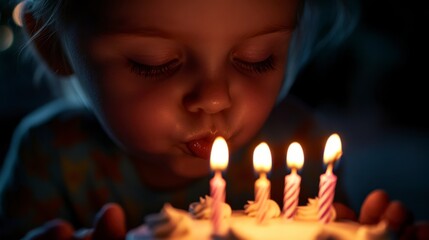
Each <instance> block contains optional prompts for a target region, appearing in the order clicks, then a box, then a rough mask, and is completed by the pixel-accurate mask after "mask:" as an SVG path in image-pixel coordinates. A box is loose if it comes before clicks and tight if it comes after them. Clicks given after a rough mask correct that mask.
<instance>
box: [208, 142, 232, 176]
mask: <svg viewBox="0 0 429 240" xmlns="http://www.w3.org/2000/svg"><path fill="white" fill-rule="evenodd" d="M228 157H229V156H228V145H227V144H226V141H225V139H224V138H223V137H217V138H216V139H215V141H214V143H213V146H212V151H211V154H210V167H211V169H212V170H214V171H216V170H220V171H222V170H224V169H225V168H226V166H228Z"/></svg>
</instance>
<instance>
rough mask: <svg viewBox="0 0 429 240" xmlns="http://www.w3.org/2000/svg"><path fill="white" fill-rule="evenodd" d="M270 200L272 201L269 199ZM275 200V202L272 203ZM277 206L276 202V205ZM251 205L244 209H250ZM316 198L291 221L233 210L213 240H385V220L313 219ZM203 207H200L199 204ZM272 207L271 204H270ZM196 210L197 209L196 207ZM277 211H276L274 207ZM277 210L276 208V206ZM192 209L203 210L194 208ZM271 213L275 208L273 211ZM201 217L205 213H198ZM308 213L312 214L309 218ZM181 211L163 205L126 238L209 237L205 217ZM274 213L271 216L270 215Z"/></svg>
mask: <svg viewBox="0 0 429 240" xmlns="http://www.w3.org/2000/svg"><path fill="white" fill-rule="evenodd" d="M207 200H208V201H210V199H208V198H207V197H206V198H201V199H200V202H199V203H198V204H197V203H195V204H193V206H192V207H190V209H192V210H193V211H196V210H195V209H196V208H197V206H204V205H207V204H208V202H207ZM273 202H274V201H273ZM274 203H275V202H274ZM276 205H277V204H276ZM252 206H253V205H252V204H250V205H248V206H247V207H246V209H249V208H252ZM315 206H317V199H309V204H308V205H307V206H304V207H300V208H299V209H298V212H299V214H297V218H296V219H294V220H286V219H284V218H282V217H281V216H280V217H273V218H269V219H267V221H266V222H265V223H264V224H259V223H258V221H257V220H256V219H255V218H253V217H249V215H247V214H246V213H245V211H234V212H232V215H231V217H229V218H226V219H225V221H224V224H225V225H226V226H227V228H229V231H227V232H228V233H227V234H226V235H225V238H217V239H242V240H256V239H258V240H259V239H295V240H300V239H302V240H304V239H305V240H316V239H317V240H319V239H320V240H328V239H329V240H385V239H391V238H389V237H390V235H389V231H388V228H387V224H386V222H380V223H379V224H378V225H360V224H358V223H356V222H351V221H350V222H334V221H332V222H330V223H327V224H322V223H320V222H319V221H318V220H317V218H314V215H316V216H317V211H316V214H314V209H315V208H316V209H317V207H315ZM277 207H278V206H277ZM201 208H203V207H201ZM274 208H275V207H274ZM198 209H199V208H198ZM276 211H277V210H276ZM278 211H280V209H278ZM196 212H207V211H206V210H203V211H196ZM273 212H275V211H273ZM198 215H201V216H205V214H198ZM310 215H312V217H310ZM191 216H192V215H191V214H189V213H187V212H186V211H184V210H179V209H174V208H173V207H172V206H171V205H169V204H165V206H164V208H163V209H162V211H161V212H160V213H159V214H153V215H149V216H148V217H146V224H145V225H142V226H140V227H138V228H136V229H133V230H131V231H130V232H129V233H128V234H127V238H126V239H127V240H149V239H177V240H184V239H201V240H209V239H213V236H212V224H211V221H210V220H207V219H204V218H202V219H197V218H193V217H191ZM273 216H274V215H273Z"/></svg>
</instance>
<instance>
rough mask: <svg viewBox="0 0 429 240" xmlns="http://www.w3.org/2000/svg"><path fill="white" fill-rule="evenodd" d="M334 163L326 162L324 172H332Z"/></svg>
mask: <svg viewBox="0 0 429 240" xmlns="http://www.w3.org/2000/svg"><path fill="white" fill-rule="evenodd" d="M333 168H334V164H333V163H332V162H331V163H329V164H328V168H327V169H326V174H328V175H330V174H332V172H333Z"/></svg>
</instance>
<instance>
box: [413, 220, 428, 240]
mask: <svg viewBox="0 0 429 240" xmlns="http://www.w3.org/2000/svg"><path fill="white" fill-rule="evenodd" d="M416 239H419V240H423V239H426V240H427V239H429V222H424V223H419V224H416Z"/></svg>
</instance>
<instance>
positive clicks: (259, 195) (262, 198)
mask: <svg viewBox="0 0 429 240" xmlns="http://www.w3.org/2000/svg"><path fill="white" fill-rule="evenodd" d="M271 165H272V160H271V152H270V148H269V147H268V144H267V143H265V142H262V143H260V144H259V145H258V146H257V147H256V148H255V150H254V152H253V167H254V169H255V171H256V172H258V173H259V178H258V180H256V182H255V203H256V204H257V206H258V213H257V215H256V216H257V220H258V223H264V222H265V220H266V217H267V210H268V199H270V191H271V183H270V181H269V180H268V179H267V173H268V172H269V171H270V170H271Z"/></svg>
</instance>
